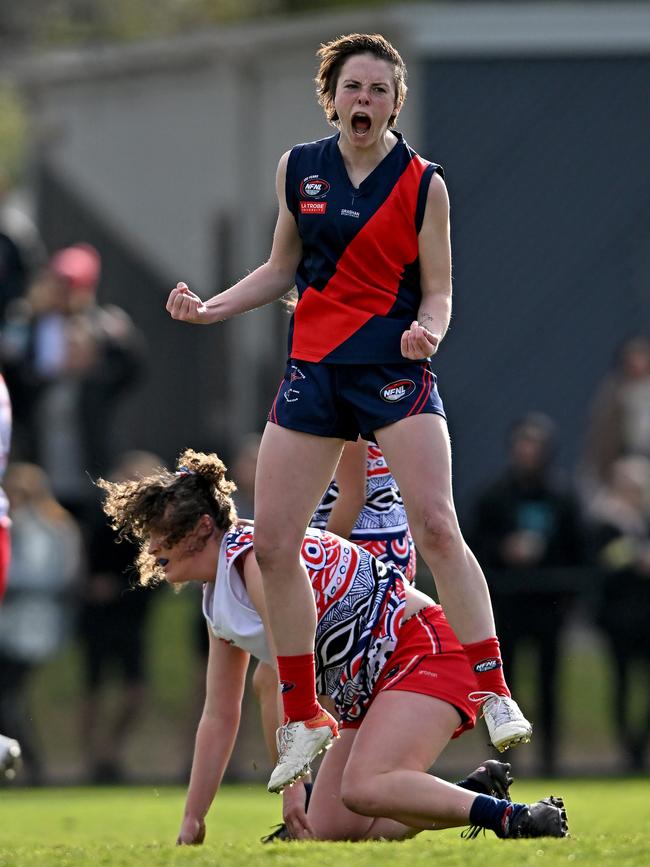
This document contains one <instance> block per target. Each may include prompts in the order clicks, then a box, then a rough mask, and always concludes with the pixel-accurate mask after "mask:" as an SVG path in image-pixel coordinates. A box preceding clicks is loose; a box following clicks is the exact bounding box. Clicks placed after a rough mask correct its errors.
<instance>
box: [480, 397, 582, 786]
mask: <svg viewBox="0 0 650 867" xmlns="http://www.w3.org/2000/svg"><path fill="white" fill-rule="evenodd" d="M554 440H555V431H554V425H553V422H552V421H551V420H550V419H549V418H548V417H547V416H544V415H541V414H537V413H531V414H529V415H527V416H525V417H524V418H522V419H521V420H520V421H518V422H517V423H516V424H515V425H514V426H513V428H512V430H511V433H510V444H509V445H510V449H509V463H508V466H507V468H506V469H505V471H504V472H503V473H502V475H501V476H500V477H499V478H497V479H496V480H495V481H494V482H493V483H492V484H491V485H490V486H489V487H488V488H487V489H486V490H485V491H484V492H483V494H482V495H481V496H480V497H479V499H478V501H477V503H476V507H475V515H474V521H473V528H472V539H473V543H474V549H475V551H476V555H477V557H478V558H479V559H480V560H481V562H482V563H483V564H484V565H485V567H486V570H487V577H488V582H489V584H490V592H491V593H492V600H493V606H494V612H495V617H496V621H497V629H498V633H499V636H500V640H501V654H502V658H503V665H504V668H505V669H506V674H507V675H508V676H510V677H512V676H513V673H514V665H515V656H516V654H517V653H518V652H519V650H520V649H521V647H522V645H524V644H526V643H527V642H533V643H534V644H535V645H536V651H537V667H538V675H537V677H536V678H530V676H529V680H530V681H533V680H534V682H535V683H537V684H539V699H538V708H537V713H536V714H535V719H536V741H540V742H541V755H540V770H541V771H542V772H543V773H545V774H552V773H553V772H554V771H555V768H556V749H557V742H556V740H557V739H556V733H557V699H556V688H557V667H558V657H559V646H560V636H561V631H562V627H563V625H564V622H565V619H566V615H567V612H568V611H569V608H570V603H571V601H572V599H573V598H574V596H575V593H574V590H573V589H572V587H571V572H570V567H572V566H576V565H579V564H581V563H582V562H583V559H584V532H583V528H582V522H581V520H580V516H579V512H578V507H577V504H576V500H575V498H574V496H573V495H572V494H571V493H570V492H568V491H566V490H565V489H564V488H563V487H562V486H561V485H560V484H559V483H558V481H557V480H556V478H555V477H554V474H553V471H552V463H553V452H554Z"/></svg>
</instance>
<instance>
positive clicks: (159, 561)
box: [156, 557, 169, 569]
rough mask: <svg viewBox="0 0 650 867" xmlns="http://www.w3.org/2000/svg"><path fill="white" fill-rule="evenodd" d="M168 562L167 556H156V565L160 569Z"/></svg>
mask: <svg viewBox="0 0 650 867" xmlns="http://www.w3.org/2000/svg"><path fill="white" fill-rule="evenodd" d="M168 563H169V559H168V558H167V557H157V558H156V565H157V566H160V568H161V569H164V568H165V566H166V565H167V564H168Z"/></svg>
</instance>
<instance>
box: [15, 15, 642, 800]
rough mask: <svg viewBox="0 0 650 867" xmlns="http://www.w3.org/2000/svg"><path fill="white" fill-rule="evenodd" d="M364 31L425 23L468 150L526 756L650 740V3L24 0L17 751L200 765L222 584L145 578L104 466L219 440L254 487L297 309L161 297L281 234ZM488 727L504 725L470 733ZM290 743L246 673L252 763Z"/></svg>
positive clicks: (453, 753) (447, 117) (501, 592)
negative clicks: (299, 167) (213, 308)
mask: <svg viewBox="0 0 650 867" xmlns="http://www.w3.org/2000/svg"><path fill="white" fill-rule="evenodd" d="M238 19H239V20H238ZM351 31H371V32H375V31H378V32H382V33H384V35H386V36H387V37H388V38H389V39H391V40H393V41H394V42H395V44H396V45H397V47H398V48H399V49H400V51H401V53H402V55H403V56H404V59H405V60H406V62H407V65H408V66H409V70H410V79H409V86H410V92H409V97H408V100H407V106H406V108H405V110H404V112H403V114H402V117H401V123H400V128H401V129H402V130H403V131H404V133H405V135H406V137H407V140H408V141H409V143H410V144H411V145H413V146H414V147H415V148H416V149H417V150H418V151H419V152H420V153H422V154H423V155H424V156H426V157H429V158H431V159H434V160H436V161H437V162H439V163H441V164H442V165H443V166H444V167H445V171H446V179H447V183H448V186H449V190H450V196H451V201H452V233H453V244H454V250H455V260H454V261H455V268H454V279H455V313H454V318H453V321H452V326H451V329H450V332H449V334H448V336H447V338H446V340H445V342H444V344H443V346H442V348H441V350H440V353H439V356H437V357H436V359H435V360H434V368H435V370H436V372H437V374H438V377H439V383H440V388H441V393H442V396H443V399H444V400H445V406H446V409H447V412H448V415H449V423H450V430H451V435H452V444H453V448H454V451H455V468H456V477H455V490H456V497H457V501H458V507H459V513H460V515H461V519H462V523H463V528H464V532H465V535H466V537H467V538H468V540H469V542H470V544H471V545H472V546H473V548H474V550H475V552H476V554H477V555H478V557H479V560H480V562H481V563H482V564H483V566H484V568H485V569H486V572H487V576H488V580H489V583H490V587H491V592H492V595H493V601H494V607H495V613H496V617H497V625H498V630H499V634H500V637H501V643H502V649H503V651H504V662H505V666H506V670H507V673H508V677H509V679H510V680H511V681H513V682H514V688H515V689H516V695H517V697H518V700H519V701H520V703H521V704H522V706H523V708H524V710H525V712H526V713H527V715H528V716H529V717H530V718H532V719H533V720H534V723H535V735H534V740H533V743H532V744H531V745H530V747H526V748H521V749H519V750H518V751H517V753H516V755H513V757H512V760H513V762H515V770H516V771H517V772H519V773H543V774H545V775H552V774H562V773H602V772H606V773H630V772H633V773H644V772H647V769H648V759H649V747H650V744H649V741H650V173H649V172H648V170H647V160H648V154H649V153H650V113H649V112H648V100H647V96H648V87H647V83H648V81H649V80H650V4H648V3H645V2H636V3H625V2H619V3H599V2H584V3H563V2H546V3H544V2H531V3H527V2H502V3H491V2H454V3H427V2H421V3H399V2H392V3H374V4H368V3H365V4H357V3H350V2H348V3H345V2H338V3H327V2H321V3H316V2H306V0H303V2H301V3H296V2H289V0H285V2H279V0H276V2H273V0H265V2H264V0H258V2H254V0H250V2H242V0H238V2H237V3H229V2H217V0H212V2H210V0H202V2H199V0H185V2H174V3H172V2H161V0H158V2H156V3H153V0H152V2H149V0H137V2H132V3H128V4H125V3H119V4H116V3H109V2H87V0H86V2H84V0H74V2H73V0H68V2H56V3H55V2H48V0H23V2H22V3H21V4H18V5H16V4H11V5H10V4H3V5H2V6H1V7H0V57H1V58H2V59H1V60H0V108H1V109H2V110H1V112H0V115H1V116H0V363H1V366H2V371H3V373H4V376H5V379H6V381H7V385H8V388H9V393H10V396H11V400H12V404H13V412H14V432H13V443H12V451H11V455H10V464H9V467H8V470H7V474H6V478H5V489H6V492H7V495H8V498H9V503H10V515H11V520H12V528H11V533H12V544H13V559H12V563H11V570H10V574H9V585H8V589H7V593H6V597H5V600H4V603H3V605H2V606H1V607H0V732H2V733H4V734H6V735H10V736H12V737H16V738H18V739H19V740H20V741H21V744H22V747H23V754H24V760H25V761H24V767H23V769H22V771H21V772H20V775H19V777H18V782H23V783H25V784H28V785H29V784H34V785H36V784H45V783H55V782H56V783H60V782H78V781H95V782H100V783H113V782H120V781H124V780H139V781H143V780H155V781H172V780H180V779H183V778H184V776H185V775H186V773H187V769H188V767H189V762H190V757H191V749H192V737H193V731H194V726H195V724H196V721H197V719H198V715H199V713H200V708H201V703H202V677H203V666H204V661H205V653H206V636H205V627H204V625H203V624H202V622H201V616H200V602H199V595H198V593H197V592H195V591H194V590H193V589H192V588H189V589H187V590H186V591H184V593H183V594H182V596H181V597H180V598H179V599H176V598H174V599H172V598H171V594H170V593H169V592H168V591H167V590H166V589H165V588H160V589H158V590H155V591H153V592H151V591H144V590H142V589H137V588H135V587H134V586H133V583H134V574H133V572H132V570H130V568H129V567H130V563H131V561H132V558H133V549H132V548H130V547H129V546H128V545H127V544H120V545H116V544H115V539H114V537H113V534H112V531H111V530H110V529H109V528H108V527H107V525H106V523H105V521H104V520H103V518H102V513H101V510H100V508H99V500H98V496H97V491H96V488H95V487H94V484H93V480H94V479H96V478H97V477H98V476H99V475H102V476H105V477H109V478H114V479H117V478H129V477H134V476H135V475H138V474H143V473H146V472H147V470H148V468H150V467H152V466H155V465H160V464H171V462H172V461H173V460H174V458H175V456H176V455H177V454H178V453H179V452H180V451H181V450H182V449H183V448H184V447H186V446H192V447H194V448H197V449H203V450H216V451H218V452H219V454H220V455H221V456H222V457H223V458H224V460H225V461H226V463H227V464H228V466H229V467H230V469H231V474H232V477H233V478H234V480H235V481H236V482H237V484H238V487H239V490H238V493H237V504H238V507H239V510H240V514H242V515H243V516H245V517H248V516H252V515H253V510H254V503H253V479H254V472H255V461H256V454H257V447H258V444H259V434H260V431H261V430H262V428H263V425H264V423H265V418H266V412H267V409H268V406H269V404H270V402H271V400H272V396H273V395H274V393H275V389H276V387H277V383H278V382H279V380H280V378H281V375H282V370H283V366H284V351H285V335H286V329H287V324H288V318H287V314H286V312H285V311H284V309H283V308H282V306H281V305H280V304H276V305H271V306H269V307H268V308H265V309H263V310H260V311H256V312H255V313H254V314H248V315H247V316H245V317H240V318H238V319H236V320H234V321H232V322H228V323H224V324H220V325H219V326H215V327H212V328H207V329H198V328H195V327H190V326H184V325H181V324H180V323H174V322H172V321H171V319H169V317H168V316H167V314H166V313H165V310H164V303H165V300H166V297H167V294H168V292H169V290H170V288H171V287H172V286H173V285H174V284H175V283H176V282H177V280H180V279H183V280H186V281H187V282H188V283H189V284H190V286H191V287H192V288H193V289H195V290H196V291H197V292H199V294H202V295H203V296H204V297H205V296H207V295H210V294H213V293H214V291H216V290H217V289H218V288H224V287H225V286H227V285H228V284H229V283H231V282H233V281H234V280H235V279H236V278H237V277H238V276H240V275H242V274H244V273H245V272H246V270H248V269H250V268H251V267H253V266H255V265H256V264H258V263H259V262H261V261H262V260H263V259H264V257H265V256H266V255H267V254H268V250H269V248H270V240H271V231H272V226H273V222H274V217H275V207H276V206H275V194H274V184H273V178H274V167H275V164H276V162H277V159H278V157H279V155H280V154H281V153H282V152H283V151H284V150H286V149H288V148H289V147H290V146H291V145H293V144H294V143H296V142H298V141H302V140H310V139H314V138H319V137H322V136H325V135H328V134H329V131H328V128H327V126H326V125H325V121H324V119H323V117H322V113H321V111H320V109H319V107H318V106H317V104H316V101H315V99H314V96H313V86H312V78H313V75H314V72H315V66H316V63H315V51H316V49H317V48H318V45H319V43H320V42H321V41H325V40H327V39H329V38H332V37H334V36H336V35H339V34H341V33H345V32H351ZM418 582H419V585H420V586H421V587H422V588H423V589H425V590H427V591H429V592H435V588H434V585H433V582H432V579H431V576H430V575H428V574H426V571H425V570H420V572H419V574H418ZM486 749H487V748H486V745H485V735H484V733H483V731H482V730H481V731H476V732H474V733H472V734H471V735H469V736H467V737H464V738H463V739H462V740H461V741H459V742H457V743H454V744H453V745H452V747H451V748H450V750H449V751H448V754H447V755H446V756H445V757H444V759H443V764H445V763H446V764H447V766H448V767H449V768H450V769H456V768H458V769H461V770H462V769H466V768H467V767H468V763H469V764H471V761H472V760H473V759H474V758H477V759H478V760H480V759H482V758H485V755H486ZM267 768H268V763H267V760H266V758H265V756H264V748H263V741H262V736H261V731H260V728H259V723H258V720H257V709H256V706H255V703H254V701H252V700H251V699H250V698H248V699H247V712H246V713H245V715H244V725H243V728H242V732H241V735H240V739H239V742H238V747H237V752H236V757H235V761H234V762H233V764H232V766H231V778H232V779H258V778H259V779H263V778H264V775H265V773H266V771H267Z"/></svg>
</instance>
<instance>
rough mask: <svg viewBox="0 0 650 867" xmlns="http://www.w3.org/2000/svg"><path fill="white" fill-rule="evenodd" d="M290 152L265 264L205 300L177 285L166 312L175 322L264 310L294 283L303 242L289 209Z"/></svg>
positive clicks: (282, 165)
mask: <svg viewBox="0 0 650 867" xmlns="http://www.w3.org/2000/svg"><path fill="white" fill-rule="evenodd" d="M289 153H290V152H289V151H287V153H285V154H283V156H282V157H281V159H280V162H279V164H278V170H277V173H276V178H275V188H276V194H277V197H278V219H277V222H276V224H275V231H274V233H273V246H272V248H271V255H270V256H269V258H268V261H266V262H264V264H263V265H260V266H259V267H258V268H256V269H255V270H254V271H251V273H250V274H247V275H246V277H243V278H242V279H241V280H239V281H238V282H237V283H235V285H234V286H231V287H230V289H226V290H225V292H220V293H219V294H218V295H214V296H213V297H212V298H209V299H208V300H207V301H205V302H204V301H202V300H201V299H200V298H199V296H198V295H196V294H195V293H194V292H192V291H191V290H190V289H189V288H188V286H187V284H185V283H178V284H177V285H176V287H175V288H174V289H172V291H171V292H170V294H169V298H168V299H167V305H166V309H167V312H168V313H169V314H170V315H171V317H172V319H179V320H181V321H182V322H190V323H193V324H195V325H210V324H211V323H213V322H222V321H223V320H224V319H230V317H231V316H236V315H237V314H238V313H245V312H246V311H248V310H254V309H255V308H257V307H263V306H264V305H265V304H268V303H269V302H271V301H275V300H276V299H278V298H281V297H282V296H283V295H284V294H285V293H286V292H288V291H289V289H291V287H292V286H293V285H294V282H295V275H296V268H297V267H298V263H299V262H300V258H301V256H302V241H301V240H300V235H299V233H298V226H297V225H296V221H295V219H294V217H293V215H292V214H291V211H290V210H289V208H288V207H287V202H286V196H285V182H286V176H287V161H288V159H289Z"/></svg>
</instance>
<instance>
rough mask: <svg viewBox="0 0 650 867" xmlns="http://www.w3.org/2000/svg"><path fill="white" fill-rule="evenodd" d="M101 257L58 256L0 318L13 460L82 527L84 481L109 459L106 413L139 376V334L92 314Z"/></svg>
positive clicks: (107, 314) (72, 251) (123, 320)
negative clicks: (30, 465) (43, 476)
mask: <svg viewBox="0 0 650 867" xmlns="http://www.w3.org/2000/svg"><path fill="white" fill-rule="evenodd" d="M100 268H101V263H100V257H99V254H98V253H97V251H96V250H95V249H94V248H93V247H91V246H90V245H88V244H76V245H75V246H73V247H67V248H65V249H63V250H59V251H58V252H57V253H55V254H54V256H53V257H52V258H51V260H50V262H49V264H48V266H47V268H46V269H45V270H44V271H43V272H42V273H41V274H40V275H39V277H38V278H37V279H36V280H35V282H34V283H33V284H32V285H31V286H30V288H29V290H28V293H27V296H26V298H25V299H24V300H23V301H21V302H18V303H16V304H15V305H14V306H13V307H12V308H11V309H10V310H9V311H8V314H7V324H6V326H5V329H4V333H3V342H2V351H3V354H4V360H5V364H6V374H7V384H8V386H9V391H10V393H11V397H12V401H13V405H14V420H15V424H16V431H15V437H14V451H15V453H16V454H17V456H18V457H20V458H23V459H27V460H31V461H33V462H34V463H37V464H39V465H40V466H42V467H43V468H44V469H45V471H46V473H47V474H48V476H49V478H50V480H51V483H52V487H53V489H54V492H55V494H56V496H57V498H58V499H59V500H60V501H61V502H62V503H64V505H65V506H66V508H68V509H69V510H70V511H72V512H73V513H74V514H75V515H77V516H78V517H80V518H85V516H86V512H87V509H88V507H89V505H90V504H91V503H92V498H93V496H94V493H93V489H92V485H91V484H90V482H89V479H88V477H87V475H86V473H90V474H92V475H93V476H96V475H98V474H100V473H106V472H107V470H108V464H109V462H110V460H111V459H112V458H113V456H114V451H115V446H114V442H113V434H114V419H115V411H116V408H117V406H118V405H119V401H120V399H121V397H122V396H123V394H124V392H125V390H126V389H127V387H129V386H130V385H132V384H133V383H134V381H135V380H136V379H137V378H138V376H139V374H140V372H141V369H142V359H143V353H142V346H141V338H140V335H139V333H138V332H137V331H136V329H135V328H134V326H133V323H132V322H131V320H130V318H129V317H128V315H127V314H126V313H125V312H124V311H123V310H121V309H120V308H119V307H115V306H114V305H106V306H100V305H99V304H98V303H97V299H96V294H95V293H96V289H97V284H98V282H99V276H100Z"/></svg>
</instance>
